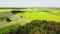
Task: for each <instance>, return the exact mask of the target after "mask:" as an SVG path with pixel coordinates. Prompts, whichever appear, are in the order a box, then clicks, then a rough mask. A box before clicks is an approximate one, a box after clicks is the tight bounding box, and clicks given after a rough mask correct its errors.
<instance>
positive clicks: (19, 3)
mask: <svg viewBox="0 0 60 34" xmlns="http://www.w3.org/2000/svg"><path fill="white" fill-rule="evenodd" d="M0 7H60V0H0Z"/></svg>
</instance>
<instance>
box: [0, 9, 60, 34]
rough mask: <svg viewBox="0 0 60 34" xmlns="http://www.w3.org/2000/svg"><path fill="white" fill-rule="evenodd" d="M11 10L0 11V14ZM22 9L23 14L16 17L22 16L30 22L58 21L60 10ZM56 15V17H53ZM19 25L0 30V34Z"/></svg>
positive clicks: (59, 19)
mask: <svg viewBox="0 0 60 34" xmlns="http://www.w3.org/2000/svg"><path fill="white" fill-rule="evenodd" d="M11 10H13V9H0V13H1V12H2V13H3V12H10V11H11ZM44 10H49V11H50V12H43V11H44ZM44 10H43V9H23V10H22V11H26V12H25V13H18V14H16V15H18V16H23V17H24V18H28V19H30V20H36V19H38V20H48V21H57V22H58V21H59V22H60V15H58V13H59V11H60V10H57V9H44ZM55 14H57V15H55ZM19 25H20V24H14V25H12V26H9V27H6V28H2V29H0V33H2V32H8V31H9V30H10V29H16V28H18V26H19Z"/></svg>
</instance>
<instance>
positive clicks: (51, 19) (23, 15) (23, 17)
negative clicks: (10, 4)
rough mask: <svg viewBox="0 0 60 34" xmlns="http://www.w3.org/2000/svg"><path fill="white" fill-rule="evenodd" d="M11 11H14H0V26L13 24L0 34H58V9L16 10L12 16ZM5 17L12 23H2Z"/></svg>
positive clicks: (59, 26) (59, 15)
mask: <svg viewBox="0 0 60 34" xmlns="http://www.w3.org/2000/svg"><path fill="white" fill-rule="evenodd" d="M13 10H16V9H0V22H1V23H0V24H3V23H6V24H7V23H11V24H13V25H11V26H8V27H6V28H2V29H0V34H17V33H18V34H45V33H46V34H60V9H58V8H27V9H17V10H18V11H16V12H15V11H14V12H13V13H14V14H12V12H11V11H13ZM20 11H21V12H20ZM15 13H16V14H15ZM5 17H7V18H9V19H11V20H12V21H11V22H5V21H4V20H6V18H5ZM12 17H13V18H12ZM29 20H30V21H29ZM14 22H15V23H17V22H18V24H15V23H14ZM25 22H27V23H25ZM22 24H24V25H22ZM8 25H9V24H8ZM0 26H1V25H0ZM12 31H13V32H12ZM11 32H12V33H11Z"/></svg>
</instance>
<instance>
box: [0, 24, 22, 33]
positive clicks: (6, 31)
mask: <svg viewBox="0 0 60 34" xmlns="http://www.w3.org/2000/svg"><path fill="white" fill-rule="evenodd" d="M20 26H21V25H20V24H14V25H11V26H9V27H6V28H2V29H0V34H2V33H8V32H9V31H10V30H11V29H13V30H16V29H17V28H18V27H20Z"/></svg>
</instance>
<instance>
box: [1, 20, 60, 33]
mask: <svg viewBox="0 0 60 34" xmlns="http://www.w3.org/2000/svg"><path fill="white" fill-rule="evenodd" d="M2 34H60V22H55V21H47V20H32V21H31V23H28V24H26V25H24V26H21V27H19V28H17V29H16V30H13V29H11V30H10V31H9V32H7V33H2Z"/></svg>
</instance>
